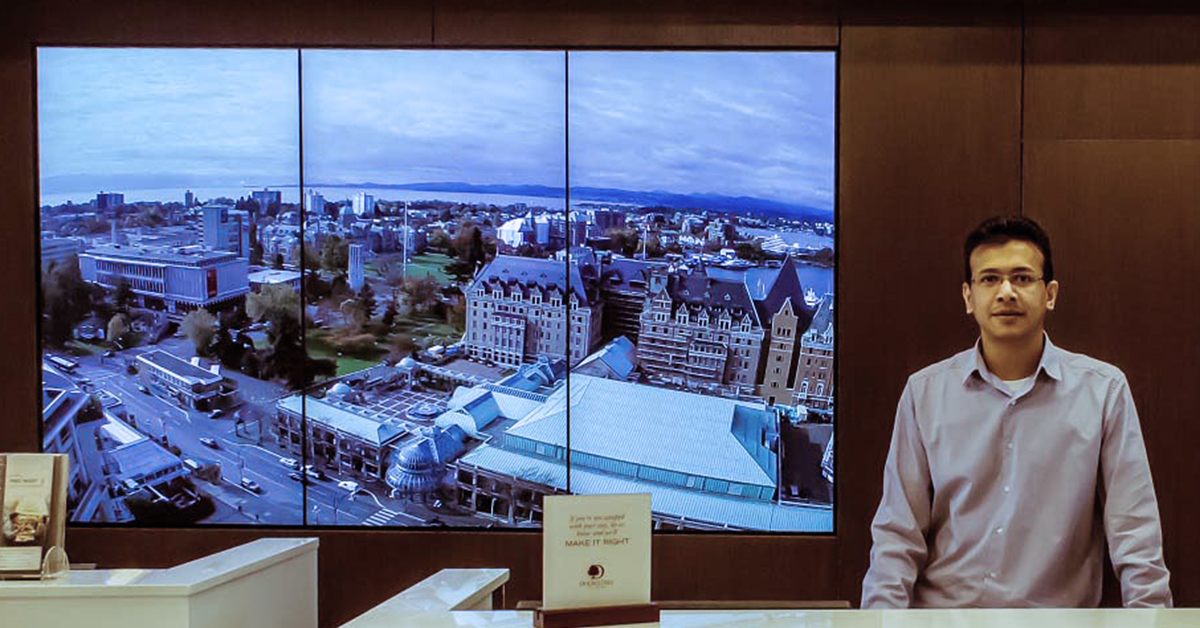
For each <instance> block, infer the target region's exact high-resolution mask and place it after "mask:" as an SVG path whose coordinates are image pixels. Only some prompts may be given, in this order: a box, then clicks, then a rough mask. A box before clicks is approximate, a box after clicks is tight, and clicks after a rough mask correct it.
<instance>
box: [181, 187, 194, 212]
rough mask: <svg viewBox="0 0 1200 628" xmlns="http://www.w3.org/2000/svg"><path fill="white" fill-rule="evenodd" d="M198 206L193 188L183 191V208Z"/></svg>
mask: <svg viewBox="0 0 1200 628" xmlns="http://www.w3.org/2000/svg"><path fill="white" fill-rule="evenodd" d="M195 206H196V195H195V194H192V191H191V190H188V191H187V192H184V193H183V208H184V209H190V208H192V207H195Z"/></svg>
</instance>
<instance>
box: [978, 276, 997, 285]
mask: <svg viewBox="0 0 1200 628" xmlns="http://www.w3.org/2000/svg"><path fill="white" fill-rule="evenodd" d="M979 283H981V284H983V285H985V286H994V285H996V284H998V283H1000V276H999V275H982V276H981V277H980V278H979Z"/></svg>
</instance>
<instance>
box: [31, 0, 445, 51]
mask: <svg viewBox="0 0 1200 628" xmlns="http://www.w3.org/2000/svg"><path fill="white" fill-rule="evenodd" d="M15 1H16V2H17V3H18V4H21V5H26V6H28V7H29V9H28V10H29V15H28V17H27V24H28V26H29V29H30V33H31V35H32V36H33V40H34V42H35V43H41V44H51V45H63V44H87V45H129V44H135V45H174V46H181V45H182V46H203V45H221V46H294V45H310V46H339V45H348V46H349V45H352V46H420V45H429V44H430V43H431V41H432V39H431V38H432V33H433V21H432V20H433V4H432V3H431V2H428V1H425V2H383V1H371V0H341V1H339V2H315V1H311V0H299V1H294V2H281V1H275V0H266V1H257V2H245V1H241V0H209V1H207V2H157V1H155V0H122V1H119V2H118V1H113V0H83V1H79V2H71V1H69V0H46V1H35V0H15Z"/></svg>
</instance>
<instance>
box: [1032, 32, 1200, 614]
mask: <svg viewBox="0 0 1200 628" xmlns="http://www.w3.org/2000/svg"><path fill="white" fill-rule="evenodd" d="M1198 29H1200V16H1197V15H1194V14H1186V13H1183V14H1181V13H1178V12H1171V13H1153V12H1151V11H1149V10H1146V11H1144V12H1142V11H1137V10H1128V9H1126V10H1123V11H1120V12H1090V11H1088V10H1087V9H1083V10H1074V11H1067V10H1063V9H1053V10H1051V9H1041V8H1039V9H1037V10H1031V11H1030V13H1029V15H1028V17H1027V19H1026V33H1025V40H1026V46H1025V50H1026V56H1025V76H1026V84H1025V102H1024V109H1025V129H1026V133H1025V136H1026V143H1025V168H1024V183H1025V186H1024V197H1025V198H1024V202H1025V210H1026V213H1027V214H1028V215H1029V216H1031V217H1033V218H1035V219H1037V220H1039V221H1040V222H1042V223H1043V224H1045V225H1046V227H1047V228H1048V229H1049V231H1050V233H1051V236H1052V237H1053V238H1054V244H1055V255H1056V257H1058V260H1059V261H1058V262H1057V264H1056V267H1057V269H1058V272H1059V274H1060V275H1061V277H1060V281H1061V282H1062V286H1063V287H1062V291H1061V292H1060V295H1061V296H1060V302H1059V307H1058V310H1057V311H1056V312H1055V314H1054V315H1053V316H1052V317H1051V320H1050V329H1051V332H1052V333H1053V334H1054V337H1055V338H1056V340H1058V341H1060V342H1061V343H1062V344H1064V345H1065V346H1067V347H1068V348H1071V349H1075V350H1078V351H1082V352H1084V353H1088V354H1090V355H1094V356H1096V357H1098V358H1100V359H1103V360H1106V361H1109V362H1112V363H1114V364H1116V365H1117V366H1119V367H1121V368H1122V369H1123V370H1124V371H1125V372H1126V374H1127V375H1128V377H1129V381H1130V385H1131V387H1132V389H1133V393H1134V399H1135V400H1136V402H1137V404H1138V409H1139V413H1140V414H1141V420H1142V429H1143V432H1144V434H1145V438H1146V448H1147V451H1148V454H1149V456H1150V463H1151V468H1152V471H1153V473H1154V477H1155V478H1156V481H1155V485H1156V492H1157V494H1158V498H1159V508H1160V514H1161V516H1162V524H1163V529H1164V535H1165V543H1166V546H1165V548H1164V551H1165V553H1166V560H1167V566H1168V568H1170V569H1171V571H1172V588H1173V590H1174V592H1175V603H1176V604H1177V605H1196V604H1200V568H1198V567H1197V558H1198V557H1200V542H1198V541H1197V540H1196V538H1195V535H1194V534H1192V528H1194V521H1195V518H1196V515H1197V513H1198V512H1200V499H1198V498H1197V496H1196V493H1195V491H1194V490H1192V489H1189V488H1185V487H1190V486H1192V485H1193V484H1194V482H1195V481H1196V480H1197V479H1198V476H1200V467H1198V466H1197V465H1196V463H1195V461H1194V460H1195V456H1194V454H1192V453H1191V447H1190V443H1192V442H1195V440H1196V438H1197V436H1200V427H1198V424H1197V422H1196V420H1195V415H1196V411H1197V409H1200V393H1198V392H1197V390H1198V389H1197V387H1196V386H1195V385H1194V383H1193V380H1194V379H1195V377H1196V374H1197V369H1198V364H1200V361H1198V358H1200V349H1197V347H1200V327H1198V326H1197V323H1196V318H1195V317H1194V316H1192V315H1191V314H1189V313H1190V312H1192V311H1194V310H1195V309H1196V308H1197V307H1198V306H1200V297H1197V295H1196V294H1195V292H1194V291H1193V290H1191V289H1189V288H1187V287H1186V286H1188V285H1189V283H1190V279H1189V277H1191V276H1192V275H1194V274H1196V273H1197V272H1198V271H1200V249H1198V247H1197V242H1200V183H1198V182H1197V180H1196V172H1198V171H1200V113H1197V112H1198V111H1200V108H1198V107H1197V103H1198V102H1200V87H1198V86H1200V40H1198V39H1197V38H1196V36H1195V34H1196V32H1197V31H1198ZM1110 585H1111V586H1109V587H1108V588H1107V589H1106V601H1108V602H1109V603H1119V602H1120V597H1119V587H1118V586H1116V585H1115V582H1110Z"/></svg>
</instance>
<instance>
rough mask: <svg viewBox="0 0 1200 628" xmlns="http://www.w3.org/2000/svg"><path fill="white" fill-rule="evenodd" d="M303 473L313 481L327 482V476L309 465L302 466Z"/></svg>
mask: <svg viewBox="0 0 1200 628" xmlns="http://www.w3.org/2000/svg"><path fill="white" fill-rule="evenodd" d="M304 473H305V474H306V475H308V477H310V478H312V479H314V480H328V479H329V476H327V475H325V472H324V471H322V470H320V469H317V468H315V467H313V466H312V465H311V464H306V465H304Z"/></svg>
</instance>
